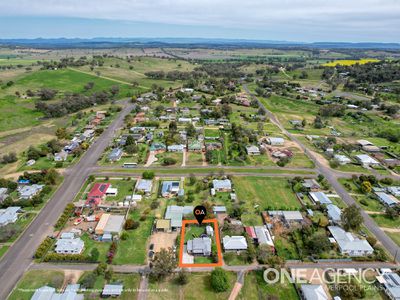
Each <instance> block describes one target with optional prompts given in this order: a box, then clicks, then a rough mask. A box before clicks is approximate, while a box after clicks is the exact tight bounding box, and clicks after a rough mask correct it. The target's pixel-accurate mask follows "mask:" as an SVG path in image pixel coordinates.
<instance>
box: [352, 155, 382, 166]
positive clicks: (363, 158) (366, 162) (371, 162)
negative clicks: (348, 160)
mask: <svg viewBox="0 0 400 300" xmlns="http://www.w3.org/2000/svg"><path fill="white" fill-rule="evenodd" d="M355 157H356V159H357V160H358V161H359V162H360V163H361V164H362V165H363V167H369V166H378V165H379V162H378V161H377V160H375V159H373V158H372V157H371V156H369V155H366V154H359V155H356V156H355Z"/></svg>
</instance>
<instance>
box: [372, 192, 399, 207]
mask: <svg viewBox="0 0 400 300" xmlns="http://www.w3.org/2000/svg"><path fill="white" fill-rule="evenodd" d="M375 195H376V197H377V198H378V200H379V201H380V202H381V203H382V204H383V205H386V206H389V207H393V206H396V205H398V204H399V200H397V199H396V197H394V196H393V195H389V194H386V193H384V192H376V193H375Z"/></svg>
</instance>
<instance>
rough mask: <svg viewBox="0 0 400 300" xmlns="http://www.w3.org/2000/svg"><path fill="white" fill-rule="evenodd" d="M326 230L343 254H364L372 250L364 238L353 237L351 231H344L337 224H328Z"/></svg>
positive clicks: (370, 252) (369, 253)
mask: <svg viewBox="0 0 400 300" xmlns="http://www.w3.org/2000/svg"><path fill="white" fill-rule="evenodd" d="M328 230H329V231H330V233H331V234H332V236H333V238H334V239H335V241H336V243H337V244H338V247H339V250H340V252H341V253H342V254H344V255H349V256H351V257H354V256H366V255H371V254H372V253H373V252H374V248H372V247H371V245H370V244H369V243H368V242H367V241H366V240H361V239H359V238H357V237H355V236H354V235H353V234H352V233H351V232H347V231H344V230H343V229H342V228H340V227H338V226H328Z"/></svg>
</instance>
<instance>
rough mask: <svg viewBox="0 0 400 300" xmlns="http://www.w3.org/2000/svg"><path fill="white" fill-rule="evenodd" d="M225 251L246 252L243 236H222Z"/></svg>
mask: <svg viewBox="0 0 400 300" xmlns="http://www.w3.org/2000/svg"><path fill="white" fill-rule="evenodd" d="M222 243H223V245H224V250H225V251H240V250H247V241H246V239H245V237H244V236H229V235H227V236H224V237H223V239H222Z"/></svg>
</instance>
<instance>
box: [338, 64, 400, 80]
mask: <svg viewBox="0 0 400 300" xmlns="http://www.w3.org/2000/svg"><path fill="white" fill-rule="evenodd" d="M336 69H337V71H338V72H339V73H341V72H349V76H350V77H351V78H352V79H353V80H354V82H355V83H357V84H374V83H381V82H391V81H394V80H399V79H400V72H399V61H398V60H397V61H396V60H395V61H381V62H376V63H367V64H363V65H360V64H355V65H352V66H336Z"/></svg>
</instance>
